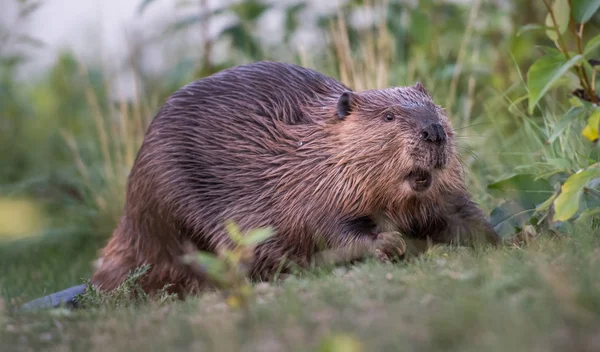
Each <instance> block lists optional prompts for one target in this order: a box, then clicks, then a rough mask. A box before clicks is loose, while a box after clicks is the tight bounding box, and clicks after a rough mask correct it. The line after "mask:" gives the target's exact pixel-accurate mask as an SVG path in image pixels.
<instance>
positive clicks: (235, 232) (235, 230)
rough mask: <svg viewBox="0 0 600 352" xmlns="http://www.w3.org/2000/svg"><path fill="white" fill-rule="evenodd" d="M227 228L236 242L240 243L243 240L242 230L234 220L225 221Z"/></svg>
mask: <svg viewBox="0 0 600 352" xmlns="http://www.w3.org/2000/svg"><path fill="white" fill-rule="evenodd" d="M225 230H227V233H228V234H229V237H231V239H232V240H233V241H234V242H235V243H240V241H241V240H242V233H241V232H240V228H239V227H238V226H237V224H236V223H234V222H233V221H227V222H226V223H225Z"/></svg>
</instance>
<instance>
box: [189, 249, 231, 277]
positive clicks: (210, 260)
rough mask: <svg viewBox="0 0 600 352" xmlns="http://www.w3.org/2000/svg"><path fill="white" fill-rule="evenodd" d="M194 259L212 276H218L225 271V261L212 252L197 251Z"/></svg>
mask: <svg viewBox="0 0 600 352" xmlns="http://www.w3.org/2000/svg"><path fill="white" fill-rule="evenodd" d="M195 259H196V262H197V263H198V264H200V266H202V267H203V269H204V270H205V271H206V272H207V273H208V274H209V275H211V276H213V277H220V276H221V274H222V273H224V272H225V263H223V261H221V260H219V258H217V257H216V256H215V255H214V254H212V253H208V252H198V253H196V254H195Z"/></svg>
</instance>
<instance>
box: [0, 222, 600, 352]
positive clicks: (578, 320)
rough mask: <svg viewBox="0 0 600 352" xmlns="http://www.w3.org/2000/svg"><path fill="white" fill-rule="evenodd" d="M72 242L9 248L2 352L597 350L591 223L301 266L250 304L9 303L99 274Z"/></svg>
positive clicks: (599, 298) (203, 300)
mask: <svg viewBox="0 0 600 352" xmlns="http://www.w3.org/2000/svg"><path fill="white" fill-rule="evenodd" d="M596 231H597V229H596ZM72 238H73V239H74V240H72V241H56V242H55V243H53V244H49V243H47V242H46V241H41V242H39V245H31V244H30V245H27V246H25V245H15V244H10V245H3V246H2V247H0V251H1V252H0V253H1V258H2V259H1V263H2V264H1V266H0V273H1V274H0V277H1V281H0V284H1V286H2V287H3V291H2V293H3V296H4V298H5V301H6V302H5V303H6V304H5V306H6V308H7V309H5V313H4V317H3V318H0V320H1V321H3V324H4V327H3V329H2V333H1V334H0V337H1V341H2V346H3V348H2V350H3V351H13V350H14V351H17V350H23V351H25V350H51V351H55V350H56V351H65V350H78V351H147V350H151V351H154V350H157V351H163V350H207V351H238V350H256V351H259V350H260V351H267V350H274V351H279V350H293V351H308V350H315V349H317V348H321V350H323V351H325V350H331V349H329V348H331V346H330V347H325V346H324V345H323V344H324V342H325V341H326V340H327V339H330V338H332V337H334V336H336V335H338V334H343V336H347V337H350V338H353V339H356V341H357V343H359V344H361V345H362V347H363V350H364V351H374V350H381V351H383V350H385V351H437V350H452V351H480V350H486V351H496V350H497V351H508V350H510V351H532V350H539V351H562V350H566V349H567V348H569V349H574V350H578V351H585V350H592V349H593V347H594V346H597V343H598V338H600V335H599V331H600V330H599V329H600V281H598V279H597V277H598V276H597V274H598V272H600V239H599V237H598V234H597V233H595V232H594V230H592V229H591V228H585V227H584V228H576V229H572V230H571V231H570V234H569V235H568V236H564V237H550V236H549V235H543V236H539V237H538V238H537V239H535V240H534V241H533V242H532V243H531V244H529V245H528V246H526V247H517V246H506V247H505V248H500V249H496V250H490V249H488V250H478V251H474V250H468V249H451V248H443V247H440V248H435V249H433V250H432V251H430V252H428V253H427V254H426V255H425V256H423V257H422V258H420V259H418V260H416V261H414V262H411V263H400V264H389V265H383V264H379V263H375V262H366V263H363V264H358V265H355V266H350V267H348V268H337V269H334V270H333V271H331V270H321V271H319V272H307V273H302V274H299V275H296V276H292V277H290V278H288V279H287V280H285V281H283V282H278V283H273V284H257V285H255V286H254V289H255V297H254V301H253V303H252V304H251V306H250V308H249V310H248V311H247V312H245V311H243V310H232V309H230V308H229V307H228V306H227V305H226V304H225V303H224V301H223V298H222V297H221V296H220V295H218V294H216V293H213V292H210V293H207V294H205V295H202V296H200V297H198V298H190V299H188V300H187V301H184V302H181V301H178V302H175V303H163V304H158V303H143V304H140V305H135V306H134V305H132V306H125V307H122V308H121V309H115V308H107V307H104V308H103V307H100V308H93V309H91V308H90V309H86V310H82V311H70V312H67V311H63V310H54V311H42V312H37V313H14V312H9V311H10V308H11V303H10V302H11V301H12V299H13V298H15V297H19V298H23V299H30V298H34V297H36V296H39V295H41V294H43V293H46V292H48V291H53V290H59V289H62V288H65V287H68V286H70V285H75V284H79V283H82V282H83V281H82V278H85V277H86V276H87V275H89V270H90V269H89V267H90V265H89V262H90V261H91V260H92V259H93V254H94V253H95V248H92V247H94V246H91V245H90V244H89V243H90V242H89V241H82V242H81V243H80V244H77V242H78V241H77V240H76V239H77V238H79V237H77V236H75V237H72ZM44 242H45V243H44ZM57 254H59V255H57ZM333 346H335V344H333ZM334 350H335V349H334ZM344 350H345V349H344Z"/></svg>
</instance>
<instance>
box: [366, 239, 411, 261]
mask: <svg viewBox="0 0 600 352" xmlns="http://www.w3.org/2000/svg"><path fill="white" fill-rule="evenodd" d="M404 253H406V242H405V241H404V239H403V238H402V235H401V234H400V233H399V232H395V231H394V232H382V233H380V234H378V235H377V239H376V240H375V245H374V248H373V254H374V255H375V258H377V260H379V261H381V262H384V263H387V262H391V261H395V260H398V259H402V257H403V256H404Z"/></svg>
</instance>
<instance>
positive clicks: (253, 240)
mask: <svg viewBox="0 0 600 352" xmlns="http://www.w3.org/2000/svg"><path fill="white" fill-rule="evenodd" d="M272 235H273V229H272V228H270V227H266V228H262V229H255V230H252V231H250V232H248V233H247V234H246V235H245V236H244V238H242V240H241V241H240V244H242V245H244V246H248V245H257V244H259V243H260V242H262V241H264V240H266V239H267V238H269V237H271V236H272Z"/></svg>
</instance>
